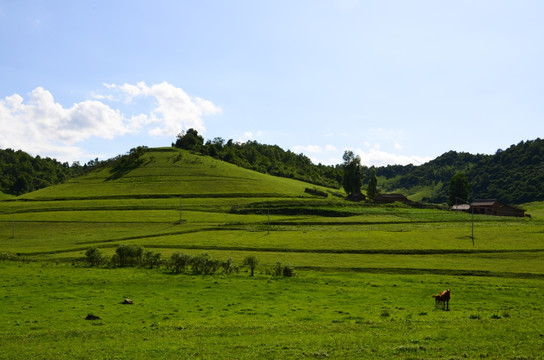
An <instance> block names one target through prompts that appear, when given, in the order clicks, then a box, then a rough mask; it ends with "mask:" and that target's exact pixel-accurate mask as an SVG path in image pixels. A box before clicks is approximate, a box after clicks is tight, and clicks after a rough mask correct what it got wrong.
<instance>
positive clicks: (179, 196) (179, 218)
mask: <svg viewBox="0 0 544 360" xmlns="http://www.w3.org/2000/svg"><path fill="white" fill-rule="evenodd" d="M179 223H180V224H181V195H180V196H179Z"/></svg>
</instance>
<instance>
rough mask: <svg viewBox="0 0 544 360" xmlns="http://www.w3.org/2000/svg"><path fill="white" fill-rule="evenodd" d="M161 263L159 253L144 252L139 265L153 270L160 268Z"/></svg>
mask: <svg viewBox="0 0 544 360" xmlns="http://www.w3.org/2000/svg"><path fill="white" fill-rule="evenodd" d="M161 262H162V261H161V253H158V252H153V251H150V250H146V251H145V252H144V256H143V259H142V264H141V265H142V266H145V267H148V268H150V269H153V267H155V266H160V265H161Z"/></svg>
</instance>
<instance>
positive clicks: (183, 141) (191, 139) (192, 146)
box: [175, 128, 204, 150]
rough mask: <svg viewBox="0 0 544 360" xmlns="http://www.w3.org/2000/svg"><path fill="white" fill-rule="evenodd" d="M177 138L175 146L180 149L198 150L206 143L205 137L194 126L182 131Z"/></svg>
mask: <svg viewBox="0 0 544 360" xmlns="http://www.w3.org/2000/svg"><path fill="white" fill-rule="evenodd" d="M176 139H177V140H176V143H175V146H176V147H177V148H180V149H185V150H198V149H200V148H201V147H202V145H204V138H203V137H202V136H200V135H198V131H196V130H195V129H193V128H191V129H189V130H187V131H182V132H181V133H179V134H178V136H177V137H176Z"/></svg>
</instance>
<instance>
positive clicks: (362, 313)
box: [0, 149, 544, 359]
mask: <svg viewBox="0 0 544 360" xmlns="http://www.w3.org/2000/svg"><path fill="white" fill-rule="evenodd" d="M305 188H317V189H319V190H321V191H324V192H327V193H328V194H329V196H328V197H327V198H323V197H319V196H312V195H309V194H307V193H305V191H304V190H305ZM338 193H339V190H331V189H326V188H321V187H318V186H314V185H310V184H306V183H302V182H299V181H295V180H292V179H286V178H275V177H271V176H268V175H264V174H260V173H256V172H252V171H248V170H245V169H241V168H238V167H236V166H233V165H231V164H227V163H223V162H220V161H217V160H214V159H211V158H207V157H202V156H197V155H193V154H190V153H188V152H184V151H180V150H175V149H152V150H150V151H148V152H147V153H146V154H145V155H144V158H143V161H142V164H141V166H139V167H136V168H131V169H130V170H127V171H117V173H116V172H113V171H112V170H111V169H101V170H99V171H95V172H92V173H90V174H88V175H86V176H83V177H80V178H77V179H73V180H71V181H68V182H66V183H64V184H61V185H57V186H52V187H50V188H45V189H42V190H39V191H36V192H33V193H30V194H25V195H23V196H20V197H17V198H13V197H5V198H0V254H4V256H3V258H5V259H4V260H0V284H1V285H0V289H1V290H0V308H1V309H2V314H3V315H2V320H3V321H2V322H0V358H2V359H23V358H25V359H27V358H41V359H56V358H76V359H77V358H81V359H86V358H119V359H138V358H141V359H144V358H145V359H147V358H187V359H200V358H203V359H218V358H225V359H232V358H239V359H254V358H265V359H299V358H334V359H337V358H339V359H342V358H345V359H353V358H376V359H379V358H384V359H392V358H399V359H401V358H402V359H406V358H414V359H421V358H444V359H457V358H491V359H494V358H496V359H540V358H542V355H541V354H543V353H544V330H543V327H542V324H543V323H544V319H543V318H544V315H543V314H544V311H543V310H544V303H543V301H542V299H543V297H542V293H543V290H544V261H543V260H544V236H543V234H544V205H543V204H542V203H533V204H527V205H526V208H527V210H528V212H529V213H530V214H531V215H532V218H499V217H489V216H482V215H478V216H475V217H474V221H473V219H472V216H471V215H470V214H464V213H454V212H450V211H445V210H442V209H440V208H427V209H415V208H410V207H408V206H405V205H403V204H390V205H380V206H376V205H369V204H365V203H351V202H346V201H345V200H343V199H342V198H340V197H339V196H338ZM180 213H181V214H180ZM180 216H181V221H180ZM473 230H474V238H472V237H471V235H472V231H473ZM122 244H125V245H127V244H135V245H139V246H143V247H144V248H145V249H149V250H152V251H154V252H159V253H160V254H161V255H162V258H163V259H165V260H166V259H168V258H169V257H170V256H171V255H172V254H173V253H174V252H182V253H187V254H192V255H196V254H201V253H207V254H209V255H210V256H211V257H212V258H213V259H218V260H222V261H224V260H227V259H228V258H231V259H232V260H233V262H234V263H235V264H238V265H240V266H241V264H242V260H243V259H244V258H245V257H246V256H248V255H253V256H255V257H256V258H258V259H259V264H258V266H257V269H256V275H255V276H254V277H250V276H249V273H248V272H247V271H248V270H247V269H246V268H243V267H242V270H241V271H240V272H239V273H233V274H229V275H227V274H224V273H222V272H220V271H219V272H218V273H216V274H215V275H207V276H204V275H192V274H190V273H189V274H178V275H174V274H172V273H171V272H170V271H169V270H168V269H166V268H165V267H160V268H154V269H144V268H112V267H110V266H102V267H98V268H91V267H88V266H87V265H86V264H85V263H84V262H82V261H80V260H81V259H84V258H85V252H86V250H87V249H89V248H91V247H96V248H99V249H100V251H102V252H103V253H104V254H105V255H106V256H107V257H110V256H112V255H113V254H114V253H115V250H116V248H117V247H118V246H119V245H122ZM7 254H9V256H7ZM8 257H9V258H10V259H12V260H7V258H8ZM278 261H280V262H282V263H284V264H291V265H292V266H293V267H294V268H295V271H296V276H295V277H290V278H282V277H276V276H272V275H270V274H269V273H268V270H269V269H270V268H271V267H272V266H273V265H274V264H275V263H276V262H278ZM446 288H449V289H451V291H452V299H451V301H450V310H449V311H445V310H443V309H441V308H436V307H435V305H434V300H433V299H432V298H431V295H433V294H435V293H437V292H440V291H442V290H445V289H446ZM125 298H131V299H133V300H134V304H133V305H124V304H122V301H123V300H124V299H125ZM88 314H94V315H96V316H99V317H100V319H99V320H94V321H90V320H85V317H86V316H87V315H88Z"/></svg>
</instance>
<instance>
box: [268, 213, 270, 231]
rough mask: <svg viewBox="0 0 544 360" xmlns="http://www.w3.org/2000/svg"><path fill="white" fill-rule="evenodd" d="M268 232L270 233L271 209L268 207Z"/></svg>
mask: <svg viewBox="0 0 544 360" xmlns="http://www.w3.org/2000/svg"><path fill="white" fill-rule="evenodd" d="M268 234H269V235H270V209H268Z"/></svg>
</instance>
